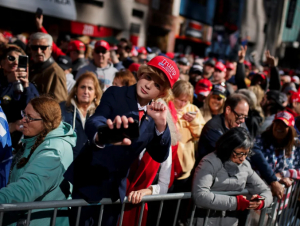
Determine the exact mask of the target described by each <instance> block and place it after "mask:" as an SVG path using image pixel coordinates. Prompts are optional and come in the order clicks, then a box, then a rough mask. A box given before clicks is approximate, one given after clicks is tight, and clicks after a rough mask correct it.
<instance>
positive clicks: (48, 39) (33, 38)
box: [30, 32, 53, 46]
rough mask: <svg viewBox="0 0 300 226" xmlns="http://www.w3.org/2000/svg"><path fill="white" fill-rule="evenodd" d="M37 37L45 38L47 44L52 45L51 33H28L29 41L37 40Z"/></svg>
mask: <svg viewBox="0 0 300 226" xmlns="http://www.w3.org/2000/svg"><path fill="white" fill-rule="evenodd" d="M39 39H46V40H47V43H48V45H49V46H52V42H53V38H52V36H51V35H49V34H46V33H43V32H36V33H33V34H32V35H30V41H33V40H39Z"/></svg>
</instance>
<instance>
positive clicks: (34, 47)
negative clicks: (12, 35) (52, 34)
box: [30, 45, 49, 51]
mask: <svg viewBox="0 0 300 226" xmlns="http://www.w3.org/2000/svg"><path fill="white" fill-rule="evenodd" d="M48 47H49V46H39V45H31V46H30V48H31V49H32V50H33V51H38V49H41V50H42V51H45V50H46V49H47V48H48Z"/></svg>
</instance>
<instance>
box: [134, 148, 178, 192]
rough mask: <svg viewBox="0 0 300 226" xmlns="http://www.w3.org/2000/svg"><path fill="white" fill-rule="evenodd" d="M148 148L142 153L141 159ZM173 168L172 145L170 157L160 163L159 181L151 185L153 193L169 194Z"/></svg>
mask: <svg viewBox="0 0 300 226" xmlns="http://www.w3.org/2000/svg"><path fill="white" fill-rule="evenodd" d="M145 151H146V148H145V149H144V150H143V151H142V152H141V153H140V155H139V160H141V159H142V158H143V156H144V154H145ZM171 168H172V148H171V147H170V150H169V156H168V158H167V159H166V160H165V161H164V162H162V163H161V164H160V171H159V173H158V183H157V184H154V185H150V186H149V188H150V187H152V195H158V194H167V192H168V189H169V184H170V177H171Z"/></svg>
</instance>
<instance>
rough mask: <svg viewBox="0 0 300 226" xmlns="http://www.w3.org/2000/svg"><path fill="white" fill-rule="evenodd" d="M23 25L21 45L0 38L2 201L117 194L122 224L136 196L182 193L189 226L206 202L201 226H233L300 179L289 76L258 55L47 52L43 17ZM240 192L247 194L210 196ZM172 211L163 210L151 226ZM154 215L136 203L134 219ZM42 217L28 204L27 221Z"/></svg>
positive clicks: (66, 212)
mask: <svg viewBox="0 0 300 226" xmlns="http://www.w3.org/2000/svg"><path fill="white" fill-rule="evenodd" d="M36 26H37V32H36V33H33V34H31V35H30V37H29V38H28V40H26V39H21V38H20V36H15V37H12V36H7V33H5V34H2V33H0V98H1V99H0V100H1V108H0V138H1V139H0V142H1V145H0V150H1V159H0V161H1V164H0V167H1V171H0V172H1V174H0V175H1V178H0V182H1V183H0V203H1V204H3V203H20V202H34V201H50V200H67V199H84V200H86V201H87V202H89V203H99V202H100V201H101V199H102V198H111V199H112V200H113V201H116V200H118V199H120V200H121V202H122V201H123V200H124V198H125V197H126V196H127V197H128V200H129V202H131V203H130V204H129V205H127V206H126V208H125V213H124V217H123V225H128V226H129V225H131V226H132V225H138V221H139V213H140V211H141V205H140V202H141V200H142V198H143V197H144V196H145V195H155V194H166V193H177V192H192V198H193V200H194V203H195V204H196V205H197V207H198V208H197V211H196V213H195V218H194V219H193V222H192V224H193V225H202V224H203V221H204V218H205V217H206V211H205V208H210V209H213V210H214V211H212V212H211V213H210V215H209V216H210V218H209V225H237V224H239V225H243V220H244V218H245V217H243V214H239V213H245V211H247V210H249V209H250V210H251V209H253V210H260V209H262V208H266V207H268V206H269V205H270V204H271V203H272V200H273V198H272V196H277V197H278V198H279V199H281V198H282V197H283V192H284V188H283V186H282V185H285V186H286V187H289V186H291V185H292V184H293V179H300V176H299V175H300V145H299V137H298V136H299V135H300V132H299V131H300V118H299V115H300V91H299V90H298V88H299V77H298V76H297V75H295V74H293V71H292V70H290V71H287V70H282V69H280V68H278V67H277V62H276V59H275V57H273V56H272V55H271V54H270V52H269V51H266V54H265V58H266V61H265V62H262V66H258V65H256V64H255V63H253V62H249V61H247V60H246V58H247V46H241V48H240V51H239V52H238V58H237V61H232V60H231V61H230V60H228V59H217V58H214V57H207V58H198V57H193V56H191V55H183V54H174V53H170V52H168V53H164V52H162V51H161V50H159V49H158V48H155V47H153V48H146V47H140V48H137V47H133V46H132V45H131V43H130V42H129V41H128V40H126V39H125V38H122V39H120V42H119V44H118V45H117V46H113V45H110V44H109V43H108V42H106V41H104V40H98V41H94V42H91V43H87V42H85V39H82V38H78V39H74V40H61V41H60V43H57V44H55V43H54V42H53V39H52V36H51V35H49V34H48V33H47V31H46V29H45V28H44V27H43V16H41V17H36ZM22 57H23V58H24V57H26V58H27V59H28V63H27V66H25V67H21V66H20V58H22ZM136 133H138V134H136ZM243 189H248V191H249V195H248V196H242V195H238V196H227V195H218V194H214V193H213V191H241V190H243ZM189 208H190V205H189V203H188V201H186V202H185V201H184V200H183V201H182V204H181V207H180V210H179V215H178V222H177V223H178V225H184V224H187V223H189V221H190V219H189V217H188V216H187V214H186V213H187V211H188V210H189ZM120 210H121V205H110V206H107V207H105V211H104V214H103V218H102V225H118V222H119V217H120V216H119V214H120ZM172 210H174V211H173V212H172ZM175 210H176V204H174V202H172V201H170V202H166V203H165V208H164V210H163V214H162V219H161V222H162V223H161V225H171V224H172V223H173V222H172V219H173V217H172V216H173V215H174V214H175ZM99 211H100V210H99V206H92V205H91V206H87V207H83V208H82V209H81V216H80V223H79V225H96V224H97V222H98V220H99ZM223 211H226V213H225V215H224V212H223ZM241 211H242V212H241ZM77 213H78V210H77V208H71V209H68V208H58V215H57V219H56V225H75V222H76V219H77ZM157 214H158V208H157V205H156V204H155V203H149V204H146V206H145V210H144V214H143V219H142V225H144V226H146V225H148V226H151V225H155V224H156V217H157ZM52 216H53V209H47V210H41V209H36V210H33V211H32V212H31V219H30V225H32V226H34V225H50V224H51V222H52ZM221 216H223V217H224V216H226V218H224V219H225V220H222V221H220V217H221ZM26 219H27V212H26V211H20V212H11V213H5V215H4V222H5V225H16V223H17V224H18V225H23V224H26V223H27V222H26Z"/></svg>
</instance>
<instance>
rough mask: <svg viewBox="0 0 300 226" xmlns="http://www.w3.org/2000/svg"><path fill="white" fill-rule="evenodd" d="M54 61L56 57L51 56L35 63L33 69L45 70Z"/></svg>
mask: <svg viewBox="0 0 300 226" xmlns="http://www.w3.org/2000/svg"><path fill="white" fill-rule="evenodd" d="M54 62H55V61H54V59H53V58H52V57H50V58H49V59H48V60H46V61H45V62H43V63H38V64H34V65H33V70H36V71H43V70H45V69H46V68H48V67H49V66H51V65H52V64H53V63H54Z"/></svg>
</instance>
